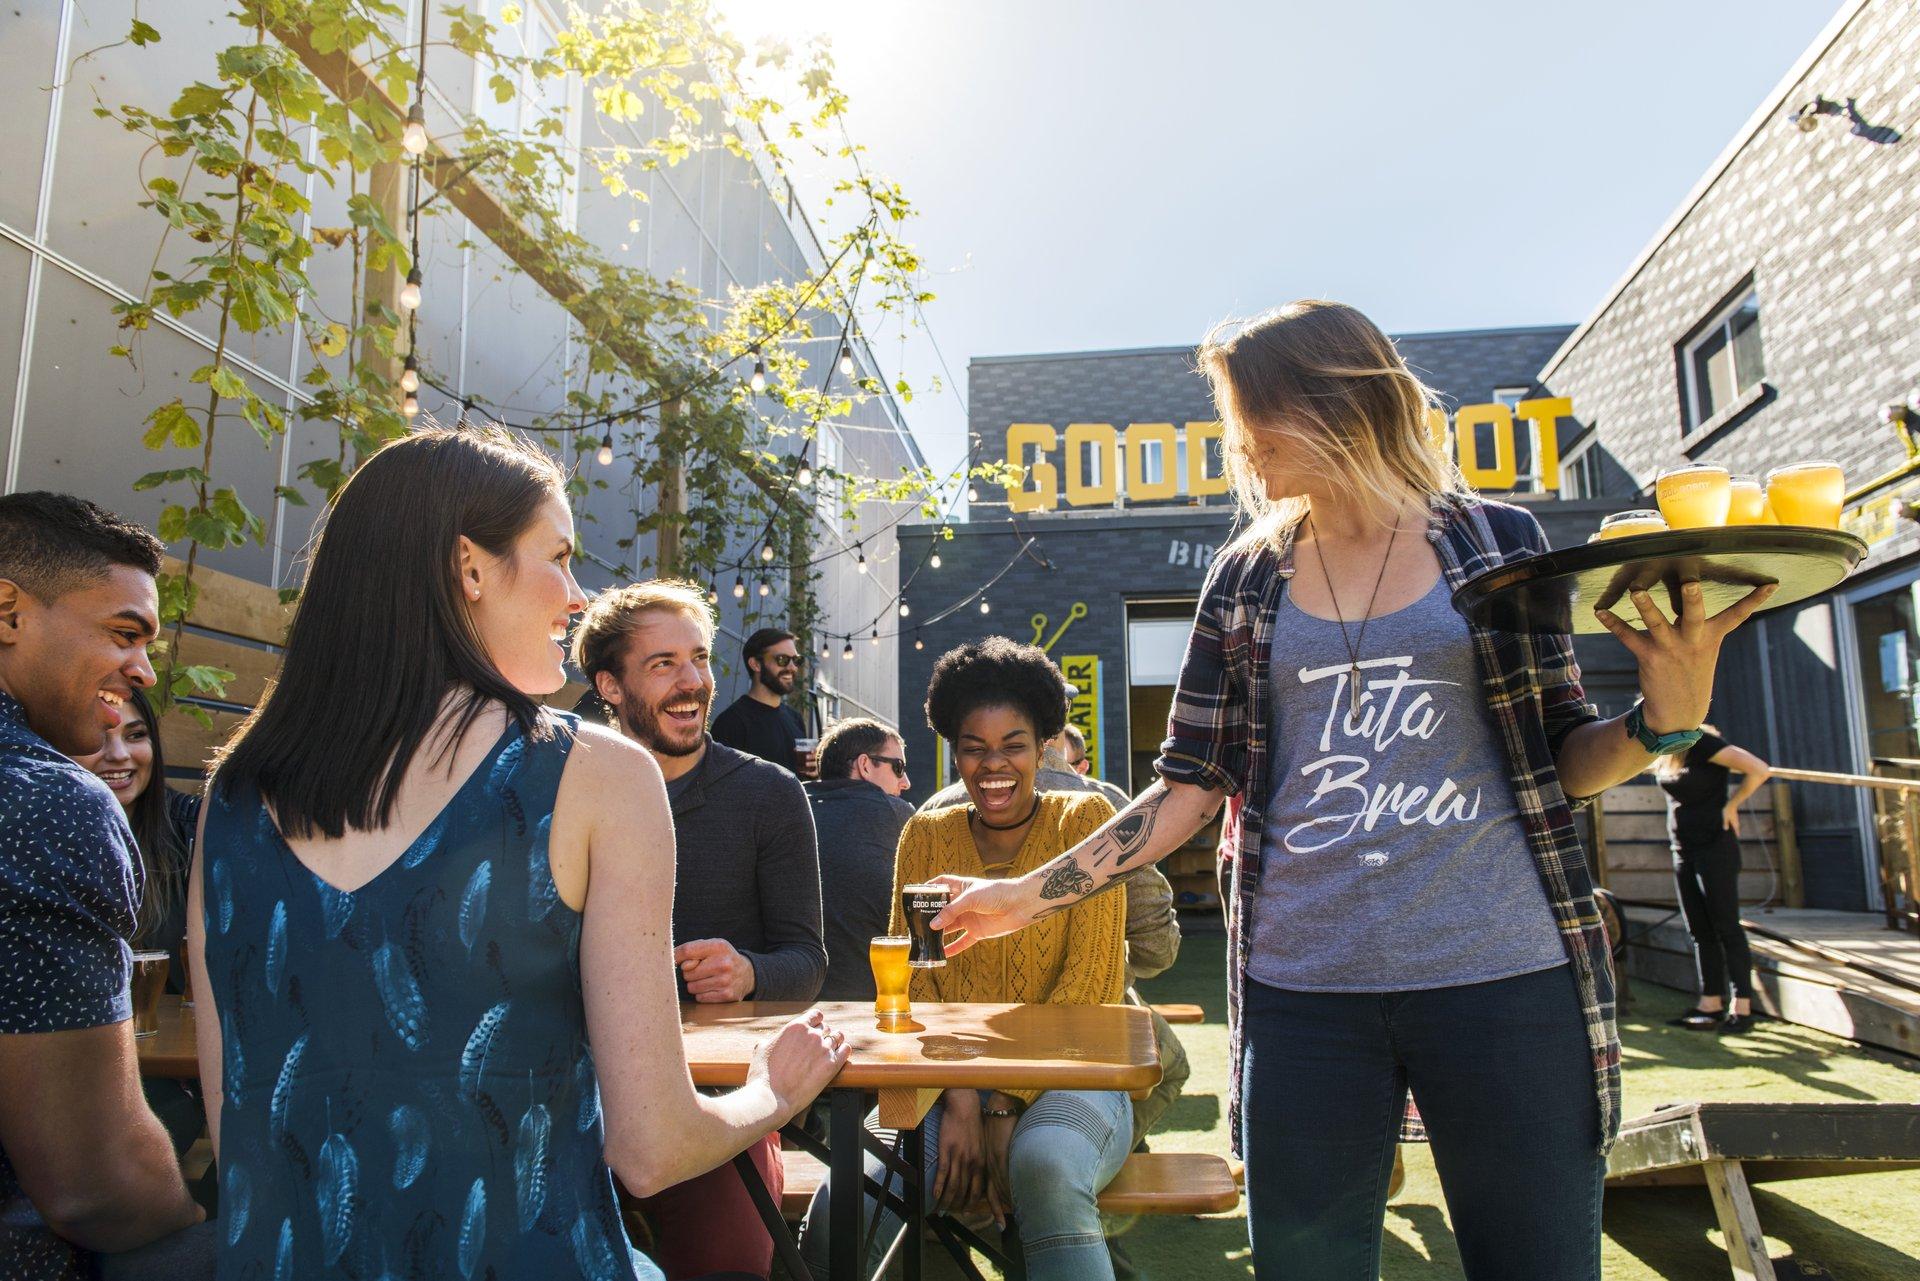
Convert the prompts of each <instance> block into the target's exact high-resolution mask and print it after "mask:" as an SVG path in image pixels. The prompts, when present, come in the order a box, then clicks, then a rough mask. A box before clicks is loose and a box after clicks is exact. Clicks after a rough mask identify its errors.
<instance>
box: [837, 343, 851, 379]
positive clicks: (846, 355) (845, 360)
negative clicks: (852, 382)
mask: <svg viewBox="0 0 1920 1281" xmlns="http://www.w3.org/2000/svg"><path fill="white" fill-rule="evenodd" d="M840 376H841V377H842V378H851V377H853V353H852V352H850V351H848V350H847V349H846V348H844V347H842V348H841V349H840Z"/></svg>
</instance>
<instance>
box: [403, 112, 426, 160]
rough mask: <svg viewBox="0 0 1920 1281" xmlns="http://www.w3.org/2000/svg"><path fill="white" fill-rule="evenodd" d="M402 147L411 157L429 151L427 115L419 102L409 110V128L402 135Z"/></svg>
mask: <svg viewBox="0 0 1920 1281" xmlns="http://www.w3.org/2000/svg"><path fill="white" fill-rule="evenodd" d="M400 145H401V146H402V147H403V148H405V149H406V153H407V154H408V155H410V156H418V155H422V154H424V153H425V151H426V149H427V113H426V111H425V110H424V108H423V107H422V105H421V104H420V103H419V102H415V103H414V104H413V105H412V106H411V107H408V108H407V127H406V128H405V129H404V130H402V131H401V133H400Z"/></svg>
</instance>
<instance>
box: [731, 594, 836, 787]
mask: <svg viewBox="0 0 1920 1281" xmlns="http://www.w3.org/2000/svg"><path fill="white" fill-rule="evenodd" d="M744 657H745V658H746V661H747V676H748V678H749V679H750V680H751V681H752V682H753V683H752V684H751V685H749V686H748V687H747V692H746V693H744V694H742V695H741V696H740V697H738V698H736V699H734V700H733V703H732V704H731V705H730V706H729V707H728V708H727V710H726V711H724V712H721V713H720V714H719V715H718V716H716V717H714V718H713V741H714V742H716V743H724V744H726V745H727V746H728V747H731V748H732V749H733V750H734V751H736V752H745V753H746V754H747V755H749V756H758V757H759V758H760V759H761V760H763V761H771V762H773V763H774V764H775V765H778V766H779V767H780V768H781V769H784V770H791V771H793V772H794V773H796V774H798V775H800V777H802V778H812V777H813V776H814V775H815V774H816V773H817V772H818V770H817V769H816V767H815V764H814V761H815V757H814V754H813V753H809V754H808V755H807V756H806V757H805V758H802V757H801V756H800V755H799V754H798V753H796V752H795V750H794V744H795V743H796V742H797V741H798V740H799V738H800V737H801V735H803V734H805V733H806V732H807V731H806V726H805V725H803V724H801V721H800V715H799V713H798V712H795V711H794V710H793V708H791V707H789V706H788V705H787V702H786V699H787V696H788V695H790V694H792V693H793V687H794V686H795V685H796V684H798V683H799V680H800V648H799V643H798V641H797V640H796V639H795V637H794V635H793V633H792V632H783V631H781V630H780V629H778V628H776V627H763V628H761V629H760V630H759V631H757V632H755V633H754V634H753V635H751V636H749V637H747V644H746V648H745V651H744Z"/></svg>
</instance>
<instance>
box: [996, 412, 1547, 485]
mask: <svg viewBox="0 0 1920 1281" xmlns="http://www.w3.org/2000/svg"><path fill="white" fill-rule="evenodd" d="M1572 415H1573V402H1572V401H1570V400H1568V399H1567V398H1566V397H1565V396H1543V397H1540V398H1538V399H1534V400H1523V401H1521V402H1520V403H1519V404H1517V405H1514V406H1512V407H1511V408H1509V407H1508V406H1506V405H1504V404H1498V403H1495V404H1490V405H1462V406H1461V407H1460V408H1459V410H1458V411H1457V412H1455V414H1454V415H1453V421H1452V422H1451V423H1449V422H1448V421H1447V413H1446V411H1445V410H1443V409H1431V410H1428V411H1427V430H1428V432H1429V433H1430V434H1431V436H1432V438H1433V443H1434V445H1435V447H1436V448H1441V449H1451V448H1453V447H1455V445H1456V444H1457V447H1458V450H1459V455H1460V472H1461V474H1462V475H1463V476H1465V477H1466V480H1467V483H1468V484H1469V485H1472V486H1473V487H1474V488H1475V489H1493V490H1499V489H1512V488H1513V487H1514V485H1515V484H1516V483H1518V481H1519V479H1520V475H1519V457H1520V454H1519V449H1518V447H1517V445H1516V443H1515V432H1516V430H1517V428H1516V426H1515V420H1516V419H1518V420H1520V421H1522V422H1526V423H1530V424H1532V427H1533V433H1534V439H1535V440H1536V441H1537V442H1538V444H1537V445H1536V446H1535V453H1534V464H1535V469H1536V471H1537V473H1538V475H1539V477H1540V485H1541V488H1543V489H1558V488H1560V420H1561V419H1563V418H1570V417H1572ZM1481 427H1491V428H1492V429H1493V431H1492V433H1491V434H1492V437H1493V457H1492V458H1491V459H1483V458H1481V457H1480V432H1479V430H1478V429H1479V428H1481ZM1183 435H1184V442H1183V440H1182V437H1183ZM1449 437H1452V439H1451V440H1449ZM1220 438H1221V426H1220V424H1219V423H1218V422H1190V423H1187V424H1186V431H1185V432H1184V433H1182V432H1179V431H1176V430H1175V429H1174V425H1173V424H1172V423H1130V424H1128V426H1127V429H1126V431H1125V432H1119V431H1116V430H1114V426H1113V424H1112V423H1069V424H1068V425H1067V430H1066V439H1065V442H1064V443H1065V446H1066V458H1065V460H1064V464H1056V463H1054V462H1053V461H1052V457H1051V456H1052V454H1053V453H1054V451H1055V450H1056V449H1058V448H1059V447H1060V446H1061V444H1062V441H1061V437H1060V433H1059V432H1058V431H1056V430H1055V429H1054V427H1053V424H1051V423H1013V424H1011V425H1009V426H1008V428H1007V461H1008V462H1009V463H1011V464H1012V465H1014V466H1016V467H1024V468H1025V469H1026V473H1027V480H1026V483H1025V484H1024V485H1022V486H1021V487H1020V488H1018V489H1014V490H1010V491H1008V494H1007V505H1008V507H1010V508H1011V509H1012V510H1014V511H1016V512H1030V511H1052V510H1053V509H1054V508H1055V507H1057V506H1059V505H1060V499H1061V498H1062V497H1063V496H1064V497H1065V498H1066V501H1067V506H1069V507H1111V506H1113V504H1114V502H1115V500H1116V499H1117V498H1118V497H1119V482H1120V478H1121V476H1122V474H1123V472H1122V468H1123V467H1124V469H1125V470H1124V475H1125V477H1126V482H1127V485H1126V491H1127V497H1128V498H1130V499H1135V500H1138V501H1142V502H1151V501H1155V500H1160V499H1168V498H1205V497H1207V496H1209V495H1212V494H1224V493H1226V492H1227V478H1226V477H1225V476H1223V475H1221V474H1220V473H1219V472H1210V471H1209V470H1208V457H1209V451H1208V446H1209V445H1210V444H1212V443H1213V442H1214V441H1217V440H1219V439H1220ZM1156 443H1157V445H1158V449H1157V450H1155V453H1156V454H1157V455H1158V458H1157V461H1159V462H1160V464H1161V465H1159V466H1157V467H1152V468H1149V467H1148V466H1147V465H1146V457H1147V453H1148V449H1149V447H1150V446H1152V445H1154V444H1156ZM1183 445H1184V448H1185V450H1186V464H1187V465H1186V467H1185V469H1184V470H1185V473H1186V477H1185V479H1186V484H1185V487H1184V488H1183V487H1182V486H1181V483H1180V481H1181V477H1180V472H1181V470H1182V469H1180V468H1178V467H1175V466H1174V465H1173V463H1172V460H1173V458H1174V451H1175V450H1176V449H1179V448H1182V447H1183ZM1090 455H1091V456H1092V457H1094V458H1096V459H1097V460H1098V461H1097V462H1096V463H1095V464H1094V465H1093V466H1092V467H1091V468H1088V467H1087V466H1086V462H1087V459H1088V457H1089V456H1090ZM1063 468H1064V471H1065V476H1064V481H1065V483H1064V485H1063V484H1062V479H1063V478H1062V475H1061V473H1062V470H1063ZM1089 471H1090V472H1091V473H1092V476H1093V477H1094V479H1089V478H1088V472H1089Z"/></svg>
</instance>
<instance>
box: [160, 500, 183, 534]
mask: <svg viewBox="0 0 1920 1281" xmlns="http://www.w3.org/2000/svg"><path fill="white" fill-rule="evenodd" d="M158 533H159V535H160V541H161V542H163V543H177V542H179V541H180V540H181V539H183V538H185V537H186V536H187V509H186V508H184V507H182V506H180V504H178V503H170V504H168V505H167V506H166V507H163V508H161V509H160V527H159V530H158Z"/></svg>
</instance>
